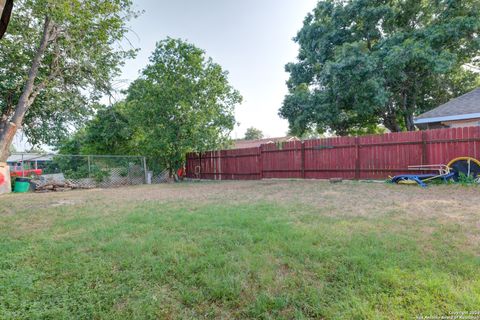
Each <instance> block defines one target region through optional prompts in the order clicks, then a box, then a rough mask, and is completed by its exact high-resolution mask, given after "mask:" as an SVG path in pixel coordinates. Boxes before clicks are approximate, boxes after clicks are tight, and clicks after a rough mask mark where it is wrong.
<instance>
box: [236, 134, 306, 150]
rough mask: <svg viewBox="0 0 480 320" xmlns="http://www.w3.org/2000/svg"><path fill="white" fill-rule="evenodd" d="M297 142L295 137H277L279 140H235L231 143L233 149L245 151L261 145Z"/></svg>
mask: <svg viewBox="0 0 480 320" xmlns="http://www.w3.org/2000/svg"><path fill="white" fill-rule="evenodd" d="M295 140H299V139H298V138H297V137H279V138H266V139H257V140H235V141H233V149H246V148H256V147H260V146H261V145H262V144H269V143H277V142H288V141H295Z"/></svg>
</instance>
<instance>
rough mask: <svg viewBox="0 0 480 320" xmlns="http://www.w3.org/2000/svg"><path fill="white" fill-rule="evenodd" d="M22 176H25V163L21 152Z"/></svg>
mask: <svg viewBox="0 0 480 320" xmlns="http://www.w3.org/2000/svg"><path fill="white" fill-rule="evenodd" d="M22 177H25V165H24V164H23V153H22Z"/></svg>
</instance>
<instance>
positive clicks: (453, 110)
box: [415, 88, 480, 124]
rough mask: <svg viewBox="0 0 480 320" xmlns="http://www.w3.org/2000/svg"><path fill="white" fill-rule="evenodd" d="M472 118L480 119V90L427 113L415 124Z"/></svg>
mask: <svg viewBox="0 0 480 320" xmlns="http://www.w3.org/2000/svg"><path fill="white" fill-rule="evenodd" d="M471 118H480V88H477V89H475V90H473V91H471V92H469V93H466V94H464V95H463V96H460V97H458V98H455V99H453V100H450V101H449V102H447V103H445V104H442V105H441V106H439V107H437V108H435V109H433V110H430V111H428V112H425V113H424V114H422V115H420V116H418V117H417V118H416V119H415V123H416V124H421V123H432V122H440V121H453V120H465V119H471Z"/></svg>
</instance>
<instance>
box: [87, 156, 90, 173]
mask: <svg viewBox="0 0 480 320" xmlns="http://www.w3.org/2000/svg"><path fill="white" fill-rule="evenodd" d="M87 161H88V177H89V178H90V156H87Z"/></svg>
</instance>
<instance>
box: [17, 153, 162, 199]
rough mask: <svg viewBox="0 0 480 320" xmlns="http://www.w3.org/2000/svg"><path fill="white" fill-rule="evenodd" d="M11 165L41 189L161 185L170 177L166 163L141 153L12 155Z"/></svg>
mask: <svg viewBox="0 0 480 320" xmlns="http://www.w3.org/2000/svg"><path fill="white" fill-rule="evenodd" d="M8 164H9V165H10V172H11V175H12V176H13V177H30V178H32V182H33V183H34V184H35V185H36V186H37V190H45V191H48V190H49V189H55V188H59V189H91V188H114V187H122V186H132V185H141V184H157V183H164V182H167V181H168V178H169V177H168V171H167V170H165V169H163V168H162V166H160V165H154V164H156V163H155V161H153V160H151V159H150V160H147V158H146V157H141V156H113V155H110V156H99V155H61V154H12V156H11V157H10V158H9V159H8ZM149 164H150V165H151V167H152V169H150V170H149V167H148V165H149Z"/></svg>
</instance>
